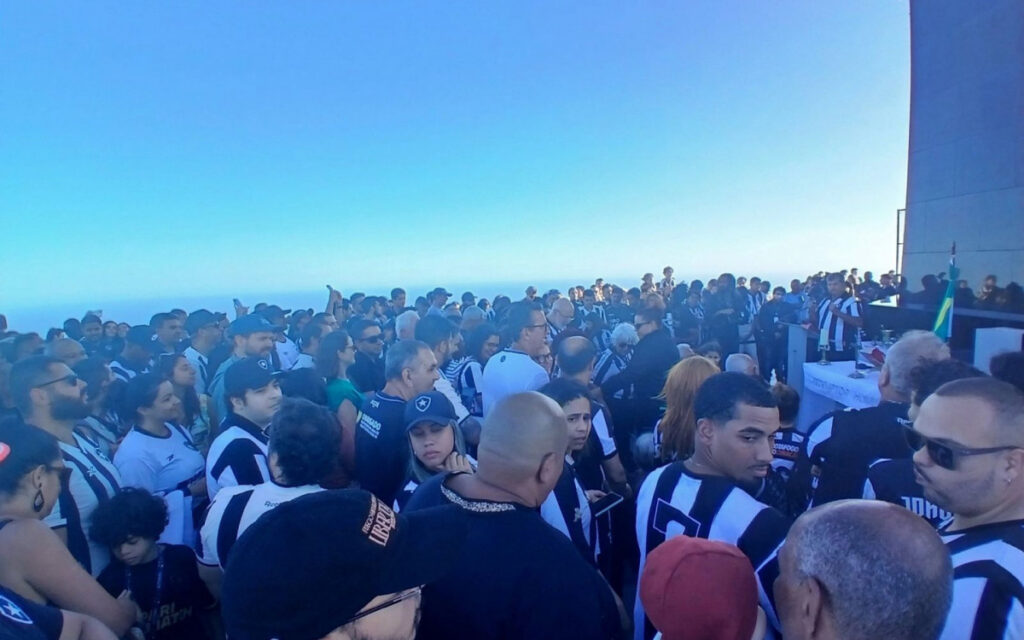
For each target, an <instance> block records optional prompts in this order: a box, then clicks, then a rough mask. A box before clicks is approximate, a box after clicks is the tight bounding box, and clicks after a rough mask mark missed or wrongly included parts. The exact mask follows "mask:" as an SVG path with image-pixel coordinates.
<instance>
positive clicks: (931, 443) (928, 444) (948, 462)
mask: <svg viewBox="0 0 1024 640" xmlns="http://www.w3.org/2000/svg"><path fill="white" fill-rule="evenodd" d="M903 435H904V436H905V437H906V439H907V444H908V445H910V448H911V449H913V450H914V451H920V450H921V449H923V448H927V449H928V457H929V458H931V459H932V462H934V463H935V464H937V465H939V466H940V467H942V468H943V469H949V470H950V471H954V470H956V463H957V458H961V457H964V456H981V455H985V454H987V453H998V452H1000V451H1009V450H1010V449H1019V448H1020V447H1011V446H1006V447H986V448H983V449H971V448H968V447H958V446H956V445H951V444H946V443H945V442H939V441H938V440H933V439H931V438H929V437H927V436H923V435H921V434H920V433H919V432H918V431H916V430H915V429H914V428H913V427H904V428H903Z"/></svg>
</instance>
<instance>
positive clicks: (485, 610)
mask: <svg viewBox="0 0 1024 640" xmlns="http://www.w3.org/2000/svg"><path fill="white" fill-rule="evenodd" d="M450 477H452V476H451V475H450V474H439V475H437V476H434V477H433V478H431V479H429V480H427V481H426V482H424V483H423V484H422V485H420V487H419V489H417V490H416V493H414V494H413V496H412V498H411V499H410V500H409V503H408V505H407V506H406V509H405V510H406V511H407V512H408V511H417V510H419V509H425V508H429V507H432V506H438V505H443V504H449V503H454V504H456V505H457V506H459V507H461V508H462V510H461V514H462V516H463V517H465V518H466V519H467V522H468V526H469V533H468V535H467V538H466V541H465V543H464V544H463V546H462V553H461V557H460V559H459V561H458V562H457V563H456V566H455V569H454V570H452V571H451V572H450V573H449V574H448V575H447V576H446V577H444V578H442V579H441V580H439V581H438V582H435V583H433V584H430V585H427V586H426V587H425V588H424V590H423V610H422V617H421V619H420V626H419V634H418V635H417V636H416V637H417V638H420V639H423V640H434V639H438V640H440V639H445V640H447V639H448V638H474V639H475V640H486V639H489V638H495V639H496V638H502V639H509V640H511V639H514V638H529V639H531V640H542V639H545V638H551V639H555V638H558V639H564V638H618V637H620V635H621V631H620V625H619V618H618V612H617V608H616V605H615V600H614V598H613V597H612V593H611V589H610V588H609V587H608V584H607V583H606V582H605V581H604V579H603V578H601V576H600V575H599V574H598V573H597V571H596V570H595V569H594V568H593V567H591V566H590V565H588V564H587V563H586V561H584V560H583V558H582V557H580V554H579V553H577V552H576V550H575V549H574V547H573V545H572V543H571V542H570V541H569V539H568V538H566V537H565V536H564V535H562V534H561V533H559V532H558V531H556V530H555V529H554V528H553V527H551V526H550V525H548V524H547V523H546V522H544V520H542V519H541V517H540V514H539V513H538V511H537V510H536V509H530V508H528V507H525V506H523V505H520V504H515V503H509V502H489V501H481V500H470V499H467V498H464V497H463V496H460V495H459V494H457V493H455V492H454V491H452V490H451V489H449V488H447V487H443V482H444V481H445V480H446V479H448V478H450Z"/></svg>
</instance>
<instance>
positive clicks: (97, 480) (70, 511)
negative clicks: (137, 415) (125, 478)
mask: <svg viewBox="0 0 1024 640" xmlns="http://www.w3.org/2000/svg"><path fill="white" fill-rule="evenodd" d="M73 435H74V438H75V443H76V444H77V446H74V445H70V444H67V443H66V442H61V443H60V451H61V455H62V456H63V458H64V464H65V465H66V466H67V467H68V468H69V469H71V475H70V477H69V478H68V486H67V487H62V491H61V496H60V498H59V499H58V501H57V504H56V505H54V507H53V511H51V512H50V515H48V516H46V518H45V519H44V520H43V522H45V523H46V524H47V525H49V527H50V528H51V529H59V528H61V527H64V528H65V529H66V530H67V537H68V549H69V550H70V551H71V553H72V555H73V556H75V559H76V560H78V561H79V562H80V563H81V564H82V565H83V566H84V567H85V569H86V570H87V571H89V573H91V574H92V575H93V576H94V577H95V576H98V575H99V574H100V572H101V571H103V569H104V568H105V567H106V566H107V564H109V563H110V549H108V548H107V547H106V546H105V545H102V544H96V543H94V542H93V541H92V540H91V539H90V538H89V528H90V527H91V526H92V515H93V513H94V512H95V511H96V507H98V506H100V504H101V503H103V502H106V501H107V500H109V499H110V498H112V497H113V496H114V494H116V493H117V492H118V491H120V490H121V474H120V473H118V471H117V467H115V466H114V463H112V462H111V461H110V460H108V459H107V457H106V456H105V455H103V452H102V451H101V450H100V448H99V446H98V445H96V444H95V443H94V442H92V441H91V440H89V439H88V438H86V437H84V436H82V435H80V434H77V433H75V434H73Z"/></svg>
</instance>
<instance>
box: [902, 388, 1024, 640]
mask: <svg viewBox="0 0 1024 640" xmlns="http://www.w3.org/2000/svg"><path fill="white" fill-rule="evenodd" d="M907 435H908V438H907V439H908V441H909V442H910V444H911V447H912V448H914V449H915V450H916V453H914V471H915V477H916V478H917V481H918V483H920V485H921V487H922V488H923V489H924V495H925V497H926V498H927V499H928V500H930V501H932V502H934V503H935V504H937V505H938V506H939V507H941V508H943V509H945V510H947V511H949V512H951V513H952V514H953V518H952V519H951V520H950V521H948V522H947V523H945V524H944V525H942V526H940V527H939V534H940V535H941V536H942V539H943V541H944V542H945V543H946V547H947V548H948V549H949V552H950V555H951V556H952V558H953V607H952V609H951V610H950V614H949V619H948V620H947V622H946V628H945V630H943V633H942V638H944V639H950V640H952V639H953V638H971V639H978V640H989V639H994V638H1024V585H1022V583H1021V580H1022V577H1024V394H1022V393H1021V392H1020V391H1018V390H1017V389H1016V388H1014V387H1013V386H1012V385H1010V384H1007V383H1005V382H1002V381H1000V380H995V379H993V378H967V379H963V380H954V381H953V382H947V383H946V384H944V385H942V386H941V387H939V388H938V390H936V391H935V393H933V394H932V395H931V396H929V397H928V399H927V400H925V401H924V403H923V404H922V405H921V410H920V411H919V412H918V414H917V419H916V420H915V421H914V426H913V428H912V429H909V430H908V432H907Z"/></svg>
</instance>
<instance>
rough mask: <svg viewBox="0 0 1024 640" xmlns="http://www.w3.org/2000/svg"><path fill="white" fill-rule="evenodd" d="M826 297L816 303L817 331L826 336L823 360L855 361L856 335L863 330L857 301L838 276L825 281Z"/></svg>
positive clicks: (832, 276) (831, 276)
mask: <svg viewBox="0 0 1024 640" xmlns="http://www.w3.org/2000/svg"><path fill="white" fill-rule="evenodd" d="M827 283H828V297H826V298H825V299H824V300H822V301H821V302H819V303H818V307H817V315H816V316H815V318H814V320H815V321H816V322H817V325H818V331H820V332H821V333H825V334H827V336H828V348H829V350H828V352H827V353H826V356H827V357H828V359H829V360H830V361H832V362H838V361H843V360H855V359H856V357H857V354H856V353H854V350H855V348H856V347H855V346H854V345H855V344H856V332H857V331H860V329H861V327H863V326H864V318H862V317H861V314H860V305H859V304H858V303H857V299H856V298H854V297H853V296H852V295H850V294H848V293H847V292H846V282H844V281H843V276H841V275H840V274H838V273H830V274H829V275H828V278H827Z"/></svg>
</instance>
